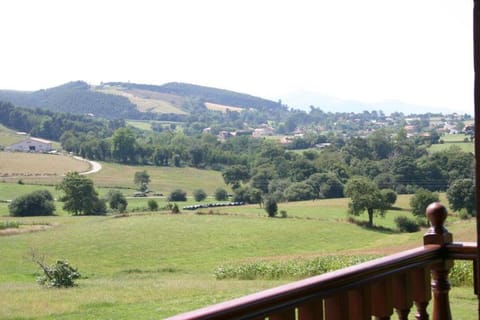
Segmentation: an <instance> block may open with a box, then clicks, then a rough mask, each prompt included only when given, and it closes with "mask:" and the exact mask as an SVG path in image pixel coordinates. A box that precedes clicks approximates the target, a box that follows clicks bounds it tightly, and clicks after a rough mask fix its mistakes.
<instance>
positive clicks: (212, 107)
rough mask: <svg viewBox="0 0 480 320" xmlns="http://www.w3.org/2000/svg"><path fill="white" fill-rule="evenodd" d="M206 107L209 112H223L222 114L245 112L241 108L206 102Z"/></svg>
mask: <svg viewBox="0 0 480 320" xmlns="http://www.w3.org/2000/svg"><path fill="white" fill-rule="evenodd" d="M205 107H207V109H209V110H213V111H221V112H227V110H230V111H235V112H242V111H243V110H244V109H243V108H240V107H234V106H226V105H223V104H217V103H211V102H205Z"/></svg>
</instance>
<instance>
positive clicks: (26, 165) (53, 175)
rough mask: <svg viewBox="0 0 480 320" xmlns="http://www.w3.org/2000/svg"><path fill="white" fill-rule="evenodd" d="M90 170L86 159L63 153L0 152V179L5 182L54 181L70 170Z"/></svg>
mask: <svg viewBox="0 0 480 320" xmlns="http://www.w3.org/2000/svg"><path fill="white" fill-rule="evenodd" d="M88 170H90V164H89V163H88V162H86V161H81V160H77V159H74V158H73V157H70V156H65V155H52V154H41V153H22V152H0V179H1V180H2V181H6V182H12V181H18V180H20V179H21V180H23V181H24V182H49V183H50V182H55V181H59V180H60V179H61V178H62V176H63V175H64V174H65V173H67V172H71V171H77V172H84V171H88Z"/></svg>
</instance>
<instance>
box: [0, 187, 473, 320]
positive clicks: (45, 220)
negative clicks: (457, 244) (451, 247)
mask: <svg viewBox="0 0 480 320" xmlns="http://www.w3.org/2000/svg"><path fill="white" fill-rule="evenodd" d="M406 201H407V202H408V199H407V197H406V196H402V197H401V199H399V203H400V204H401V203H405V202H406ZM346 208H347V200H346V199H331V200H317V201H305V202H295V203H285V204H280V206H279V209H280V210H286V211H287V214H288V218H286V219H280V218H274V219H272V218H267V217H266V214H265V212H264V211H263V209H260V208H258V206H256V205H249V206H241V207H231V208H230V207H222V208H215V209H212V210H211V211H210V209H202V210H203V213H204V214H195V213H194V212H187V211H183V212H182V213H181V214H178V215H172V214H167V213H165V212H146V213H139V214H133V215H130V216H126V217H114V216H105V217H71V216H67V215H60V216H54V217H33V218H12V217H6V216H2V217H0V221H7V220H8V221H13V220H15V221H20V222H21V223H23V224H24V225H28V224H29V223H30V224H35V225H39V224H44V225H46V226H48V227H47V228H45V229H44V230H43V231H37V232H25V233H19V234H14V235H9V236H0V247H1V248H2V259H1V260H0V269H1V270H2V273H1V274H0V318H1V319H19V318H28V319H98V318H101V319H132V318H135V319H151V318H158V319H161V318H164V317H167V316H170V315H173V314H176V313H179V312H183V311H187V310H191V309H194V308H198V307H201V306H204V305H208V304H212V303H216V302H220V301H223V300H226V299H230V298H233V297H238V296H241V295H244V294H248V293H252V292H255V291H258V290H262V289H266V288H270V287H274V286H277V285H279V284H282V283H285V282H288V281H289V279H285V280H261V279H260V280H254V281H251V280H238V279H225V280H216V279H215V278H214V276H213V273H214V270H215V269H216V268H217V267H219V266H221V265H237V264H244V263H251V262H255V261H289V260H296V261H298V260H301V259H312V258H314V257H320V256H326V255H332V254H334V255H364V254H367V255H372V254H373V255H383V254H389V253H392V252H395V251H398V250H403V249H406V248H411V247H416V246H419V245H421V243H422V235H423V233H424V231H425V230H422V231H420V232H416V233H398V232H396V231H395V230H388V229H387V230H369V229H364V228H362V227H359V226H357V225H355V224H352V223H349V222H348V220H347V218H346ZM401 209H402V210H393V211H389V212H387V214H386V216H385V218H379V217H376V218H375V220H374V222H375V224H376V225H378V226H383V227H385V228H389V227H390V226H393V219H394V218H395V217H396V216H397V215H409V212H408V209H407V208H401ZM358 219H360V220H366V216H365V215H363V216H359V217H358ZM448 228H449V230H450V231H451V232H453V233H454V238H455V240H458V241H460V240H464V241H467V240H468V241H473V240H474V239H473V238H474V234H475V230H474V228H475V224H474V223H472V221H464V220H459V219H457V218H456V217H455V216H453V217H450V218H449V225H448ZM32 250H34V251H35V252H36V253H37V255H40V256H45V259H46V262H48V263H53V262H54V261H55V260H56V259H66V260H68V261H69V262H70V263H71V264H72V265H74V266H75V267H77V268H78V269H79V271H80V273H81V274H82V275H83V279H81V280H80V281H79V286H78V287H76V288H73V289H44V288H42V287H40V286H39V285H38V284H36V283H35V279H36V277H37V276H38V275H40V270H39V268H38V267H37V266H36V265H35V264H34V263H33V262H32V261H31V251H32ZM469 290H470V291H471V288H461V287H460V288H455V292H459V293H458V294H455V295H454V296H453V297H452V300H453V302H452V305H454V306H455V307H454V310H453V312H454V315H455V312H458V311H461V310H463V311H461V312H462V314H464V315H468V314H469V312H470V313H471V314H474V312H473V311H474V310H475V308H476V304H475V303H474V300H473V299H474V298H473V294H471V293H470V292H469ZM457 301H459V304H460V303H463V306H462V309H461V310H458V307H457ZM464 310H466V311H464ZM458 318H461V319H469V318H468V316H463V315H462V316H460V317H458Z"/></svg>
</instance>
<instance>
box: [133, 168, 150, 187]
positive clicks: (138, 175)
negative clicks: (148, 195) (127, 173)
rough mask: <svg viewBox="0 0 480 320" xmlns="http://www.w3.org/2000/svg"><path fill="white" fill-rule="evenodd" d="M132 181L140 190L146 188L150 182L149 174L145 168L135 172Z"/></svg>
mask: <svg viewBox="0 0 480 320" xmlns="http://www.w3.org/2000/svg"><path fill="white" fill-rule="evenodd" d="M133 182H134V183H135V184H136V185H137V188H138V190H139V191H141V192H145V191H147V190H148V184H149V183H150V175H149V174H148V173H147V171H146V170H143V171H137V172H135V176H134V177H133Z"/></svg>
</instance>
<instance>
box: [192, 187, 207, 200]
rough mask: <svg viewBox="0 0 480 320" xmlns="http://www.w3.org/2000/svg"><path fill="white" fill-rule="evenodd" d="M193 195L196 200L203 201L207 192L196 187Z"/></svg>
mask: <svg viewBox="0 0 480 320" xmlns="http://www.w3.org/2000/svg"><path fill="white" fill-rule="evenodd" d="M193 197H194V198H195V201H203V200H205V199H206V198H207V193H206V192H205V191H203V189H196V190H195V191H193Z"/></svg>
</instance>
